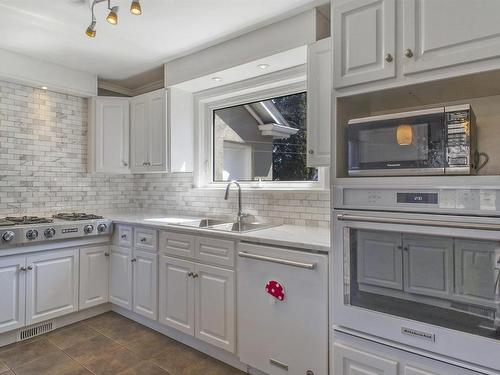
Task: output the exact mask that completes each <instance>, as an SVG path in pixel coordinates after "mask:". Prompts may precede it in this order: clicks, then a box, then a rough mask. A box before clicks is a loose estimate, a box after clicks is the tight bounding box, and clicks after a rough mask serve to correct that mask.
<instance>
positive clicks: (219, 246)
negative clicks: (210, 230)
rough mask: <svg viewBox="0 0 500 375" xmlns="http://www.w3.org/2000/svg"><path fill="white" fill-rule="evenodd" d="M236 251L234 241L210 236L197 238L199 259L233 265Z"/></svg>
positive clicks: (196, 250)
mask: <svg viewBox="0 0 500 375" xmlns="http://www.w3.org/2000/svg"><path fill="white" fill-rule="evenodd" d="M234 252H235V244H234V241H228V240H221V239H217V238H210V237H197V238H196V246H195V257H196V259H197V260H201V261H204V262H208V263H213V264H219V265H222V266H229V267H233V266H234Z"/></svg>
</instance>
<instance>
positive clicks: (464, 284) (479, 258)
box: [455, 239, 500, 304]
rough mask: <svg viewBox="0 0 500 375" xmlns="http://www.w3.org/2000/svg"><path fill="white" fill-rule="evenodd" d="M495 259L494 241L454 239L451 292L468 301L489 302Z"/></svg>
mask: <svg viewBox="0 0 500 375" xmlns="http://www.w3.org/2000/svg"><path fill="white" fill-rule="evenodd" d="M498 261H500V244H499V243H498V242H494V241H471V240H462V239H456V240H455V283H456V285H455V293H456V294H457V295H458V296H460V297H462V298H464V299H466V300H467V301H469V302H472V303H480V304H481V303H483V304H484V303H491V302H493V301H494V300H495V291H494V287H495V282H496V277H497V272H498V271H497V272H496V269H495V268H496V267H498V263H497V262H498Z"/></svg>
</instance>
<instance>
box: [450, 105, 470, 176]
mask: <svg viewBox="0 0 500 375" xmlns="http://www.w3.org/2000/svg"><path fill="white" fill-rule="evenodd" d="M471 113H472V112H471V110H470V109H464V110H458V111H452V112H446V139H447V147H446V164H447V165H446V174H463V173H464V172H465V173H470V172H472V170H473V168H471V165H472V160H471V159H472V157H473V155H472V153H473V150H472V147H471V146H472V140H473V139H474V138H473V137H472V135H473V134H472V132H473V131H474V129H473V125H474V124H473V121H472V119H471Z"/></svg>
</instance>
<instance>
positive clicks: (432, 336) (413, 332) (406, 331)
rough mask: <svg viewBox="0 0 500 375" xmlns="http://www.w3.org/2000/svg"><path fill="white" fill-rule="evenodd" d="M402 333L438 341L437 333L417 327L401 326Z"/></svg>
mask: <svg viewBox="0 0 500 375" xmlns="http://www.w3.org/2000/svg"><path fill="white" fill-rule="evenodd" d="M401 333H402V334H404V335H408V336H413V337H417V338H419V339H422V340H427V341H432V342H434V341H436V335H435V334H433V333H428V332H422V331H417V330H416V329H411V328H407V327H401Z"/></svg>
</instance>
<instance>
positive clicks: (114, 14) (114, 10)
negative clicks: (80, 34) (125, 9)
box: [85, 0, 142, 38]
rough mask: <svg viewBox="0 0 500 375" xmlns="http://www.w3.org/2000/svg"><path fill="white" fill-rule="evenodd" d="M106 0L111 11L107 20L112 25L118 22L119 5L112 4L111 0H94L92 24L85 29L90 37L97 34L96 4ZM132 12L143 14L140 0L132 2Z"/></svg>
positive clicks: (137, 14)
mask: <svg viewBox="0 0 500 375" xmlns="http://www.w3.org/2000/svg"><path fill="white" fill-rule="evenodd" d="M104 1H107V2H108V9H109V13H108V15H107V16H106V21H108V22H109V23H110V24H112V25H117V24H118V10H119V7H118V6H117V5H114V6H111V0H93V1H92V7H91V9H92V21H91V23H90V25H89V26H88V27H87V29H86V30H85V34H86V35H87V36H88V37H89V38H94V37H95V35H96V25H97V21H96V18H95V14H94V6H95V5H96V4H98V3H102V2H104ZM130 13H132V14H134V15H136V16H139V15H141V14H142V9H141V4H140V3H139V0H132V3H131V5H130Z"/></svg>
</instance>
